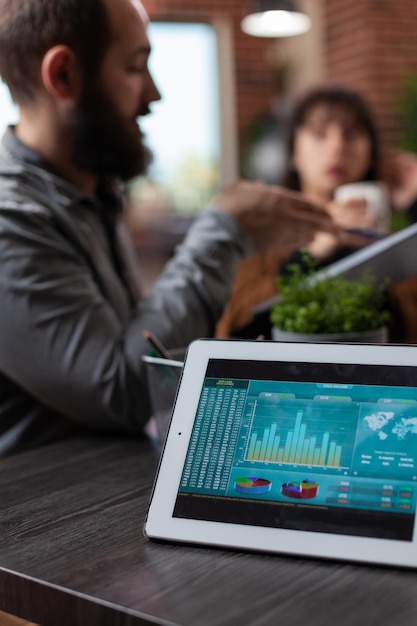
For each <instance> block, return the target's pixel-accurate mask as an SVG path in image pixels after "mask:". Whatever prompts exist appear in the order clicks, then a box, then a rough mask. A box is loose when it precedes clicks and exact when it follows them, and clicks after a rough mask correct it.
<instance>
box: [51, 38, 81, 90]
mask: <svg viewBox="0 0 417 626" xmlns="http://www.w3.org/2000/svg"><path fill="white" fill-rule="evenodd" d="M41 78H42V83H43V86H44V87H45V89H46V90H47V91H48V92H49V94H50V95H51V96H53V97H54V98H56V99H58V100H68V99H70V100H75V99H77V98H78V95H79V92H80V88H81V68H80V66H79V63H78V62H77V59H76V58H75V54H74V52H73V50H71V48H70V47H68V46H63V45H60V46H54V47H53V48H51V49H50V50H48V52H47V53H46V54H45V56H44V57H43V60H42V65H41Z"/></svg>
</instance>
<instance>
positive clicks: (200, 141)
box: [131, 22, 233, 215]
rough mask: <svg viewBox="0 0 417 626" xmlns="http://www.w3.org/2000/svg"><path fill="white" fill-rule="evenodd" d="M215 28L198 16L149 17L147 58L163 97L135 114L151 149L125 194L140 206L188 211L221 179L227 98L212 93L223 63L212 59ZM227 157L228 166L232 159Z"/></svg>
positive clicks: (203, 201) (216, 89) (215, 91)
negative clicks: (143, 171)
mask: <svg viewBox="0 0 417 626" xmlns="http://www.w3.org/2000/svg"><path fill="white" fill-rule="evenodd" d="M222 32H223V31H222V29H221V28H219V27H218V28H215V27H213V26H212V25H209V24H202V23H167V22H153V23H151V24H150V27H149V38H150V41H151V45H152V54H151V57H150V61H149V64H150V69H151V72H152V74H153V77H154V79H155V82H156V84H157V86H158V89H159V90H160V92H161V95H162V100H161V102H156V103H154V104H152V105H151V106H152V114H151V115H150V116H149V117H145V118H142V119H141V121H140V125H141V128H142V130H143V131H144V133H145V135H146V141H147V144H148V146H149V147H150V148H151V149H152V151H153V153H154V162H153V164H152V166H151V168H150V171H149V175H148V176H147V177H146V178H138V179H137V180H135V181H134V182H133V183H132V185H131V196H132V200H133V201H134V204H136V203H137V204H138V205H141V207H142V210H143V208H144V207H145V209H146V206H147V205H148V207H149V209H150V211H155V207H158V206H159V207H163V206H164V207H165V209H166V210H167V211H169V212H174V213H179V214H183V215H192V214H194V213H195V212H196V211H198V210H199V209H200V208H202V206H203V205H204V204H206V203H207V202H208V201H209V200H210V198H212V196H213V195H214V194H215V193H216V192H217V191H218V189H219V186H220V185H221V184H222V183H223V182H224V168H225V167H227V165H225V162H224V161H225V159H226V158H227V154H228V148H227V147H226V146H225V142H226V140H227V133H225V134H224V133H223V132H222V131H221V128H222V122H223V124H224V115H225V108H226V109H227V105H226V107H224V106H223V104H224V99H225V94H224V93H223V94H220V93H219V92H220V89H219V84H220V81H221V78H222V76H219V72H221V71H224V69H226V71H227V67H226V68H223V69H222V68H219V64H218V45H219V41H218V40H219V36H220V39H221V38H222ZM223 39H224V36H223ZM222 65H223V56H222ZM225 66H227V63H226V64H225ZM228 79H229V81H228V82H229V83H230V82H231V81H230V76H228ZM223 82H225V81H224V80H223ZM226 95H227V94H226ZM229 106H230V101H229ZM222 108H223V110H221V109H222ZM231 143H232V144H233V139H232V141H231ZM229 144H230V141H229ZM232 151H233V149H232ZM230 152H231V151H230V150H229V153H230ZM228 160H229V165H230V161H233V159H231V158H230V157H229V159H228ZM232 169H233V166H232ZM135 201H136V202H135Z"/></svg>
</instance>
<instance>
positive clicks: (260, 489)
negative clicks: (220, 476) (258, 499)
mask: <svg viewBox="0 0 417 626" xmlns="http://www.w3.org/2000/svg"><path fill="white" fill-rule="evenodd" d="M271 487H272V483H271V481H270V480H266V479H265V478H259V477H258V476H242V477H240V478H237V479H236V480H235V484H234V490H235V491H237V492H238V493H243V494H245V495H246V496H248V495H250V496H258V495H260V494H263V493H268V492H269V491H271Z"/></svg>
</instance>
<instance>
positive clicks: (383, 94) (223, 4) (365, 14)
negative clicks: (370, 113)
mask: <svg viewBox="0 0 417 626" xmlns="http://www.w3.org/2000/svg"><path fill="white" fill-rule="evenodd" d="M309 2H311V3H315V4H318V3H320V4H321V14H322V22H323V23H322V24H321V34H320V38H323V41H321V42H320V46H319V47H318V50H317V53H318V54H322V55H323V63H322V65H323V70H322V72H321V74H320V76H318V77H317V82H320V81H321V80H323V79H324V80H326V81H332V82H333V81H337V82H343V83H346V84H348V85H351V86H352V87H355V88H358V89H360V90H361V91H362V92H363V93H364V94H365V96H366V97H367V99H368V100H369V102H370V104H371V106H372V108H373V110H374V111H375V114H376V118H377V123H378V126H379V127H380V129H381V136H382V139H383V143H384V145H385V146H387V147H391V146H393V145H395V144H396V143H397V142H398V139H399V136H400V133H401V119H400V116H399V113H398V104H397V102H398V99H399V94H400V91H401V88H402V84H403V81H404V76H405V75H406V74H407V72H411V71H414V72H416V73H417V1H416V0H304V6H306V7H308V4H309ZM144 4H145V6H146V9H147V10H148V13H149V15H150V17H151V19H167V20H179V21H187V20H192V21H209V22H210V21H212V20H213V19H224V20H227V21H228V23H229V24H230V28H231V32H232V42H233V48H234V49H233V56H234V63H235V90H236V126H237V137H238V141H239V149H240V151H242V147H243V143H244V138H245V137H246V133H247V131H248V129H249V127H250V126H251V124H252V123H253V121H254V120H256V119H257V118H258V117H259V116H261V115H264V114H267V113H269V112H270V111H271V107H272V106H273V103H274V100H275V99H276V97H277V92H278V90H279V88H278V83H277V58H276V49H277V42H276V41H274V40H269V39H262V38H257V37H250V36H248V35H245V34H244V33H242V32H241V30H240V21H241V19H242V17H243V14H244V11H245V9H247V7H248V6H249V4H250V2H249V0H248V2H246V1H245V0H144ZM295 46H297V43H295ZM308 54H311V51H309V53H308ZM307 62H308V59H306V60H305V63H307ZM178 71H180V68H178ZM310 82H311V81H310ZM313 82H314V80H313Z"/></svg>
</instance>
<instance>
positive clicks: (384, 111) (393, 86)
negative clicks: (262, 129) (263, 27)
mask: <svg viewBox="0 0 417 626" xmlns="http://www.w3.org/2000/svg"><path fill="white" fill-rule="evenodd" d="M323 12H324V20H325V25H326V27H325V35H324V38H325V40H324V49H325V59H324V61H325V75H326V78H327V79H328V80H339V81H340V80H343V81H344V82H346V83H347V84H350V85H351V86H353V87H356V88H358V89H360V90H362V91H363V93H364V94H365V95H366V96H367V98H368V100H369V102H370V103H371V105H372V107H373V110H374V111H375V114H376V117H377V122H378V126H379V128H380V130H381V136H382V139H383V143H384V145H385V146H388V147H392V146H395V145H396V144H397V143H398V140H399V137H400V135H401V128H402V123H401V116H400V114H399V108H398V101H399V98H400V94H401V91H402V88H403V84H404V78H405V76H406V75H407V74H408V73H409V72H414V73H417V2H416V1H415V0H349V1H348V2H344V1H342V0H323Z"/></svg>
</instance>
